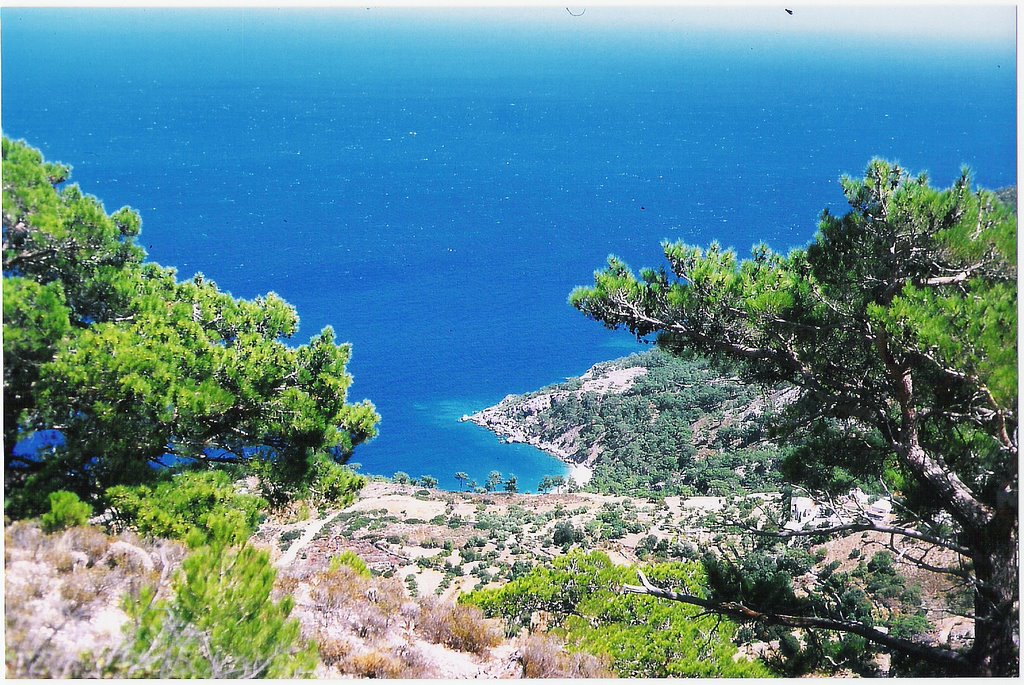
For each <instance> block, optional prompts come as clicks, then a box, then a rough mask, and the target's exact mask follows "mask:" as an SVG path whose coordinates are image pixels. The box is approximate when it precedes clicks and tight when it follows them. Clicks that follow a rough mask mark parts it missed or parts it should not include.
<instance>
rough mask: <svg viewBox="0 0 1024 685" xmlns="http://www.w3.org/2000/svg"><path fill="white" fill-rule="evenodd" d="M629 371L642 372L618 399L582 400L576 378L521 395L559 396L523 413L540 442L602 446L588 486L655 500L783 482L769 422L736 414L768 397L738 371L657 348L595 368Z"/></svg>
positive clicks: (547, 485)
mask: <svg viewBox="0 0 1024 685" xmlns="http://www.w3.org/2000/svg"><path fill="white" fill-rule="evenodd" d="M632 368H640V369H643V371H644V373H643V374H642V375H639V376H637V377H636V379H635V381H634V383H633V385H632V386H630V387H629V388H627V389H625V390H624V391H622V392H621V393H618V392H617V393H608V394H598V393H595V392H585V393H582V394H578V393H577V392H576V391H574V390H573V388H574V387H575V386H578V385H579V379H571V380H569V381H567V382H565V383H559V384H555V385H552V386H549V387H547V388H544V389H542V390H539V391H537V392H535V393H530V394H528V395H525V396H524V398H523V399H530V398H533V397H539V396H542V395H550V396H552V397H553V399H552V401H551V402H550V405H549V406H548V407H546V408H545V409H542V410H540V411H539V412H536V411H535V410H534V409H532V408H531V409H522V410H521V411H522V412H523V417H522V418H524V419H526V418H527V417H528V418H529V419H530V421H531V422H533V421H536V422H537V423H536V425H538V426H540V428H539V429H538V437H540V438H543V439H546V440H557V439H559V438H560V437H562V435H563V434H565V433H566V432H568V431H569V430H571V429H575V428H578V429H579V437H578V439H577V440H576V444H577V445H578V446H579V452H577V453H576V454H575V455H573V457H574V458H580V457H582V456H584V455H583V452H586V451H589V450H590V449H591V447H592V446H594V445H596V446H598V447H599V452H598V456H597V459H596V461H594V462H593V463H592V467H593V477H592V480H591V481H590V482H589V483H588V485H587V489H588V490H590V491H596V492H605V493H611V494H617V495H631V496H644V495H645V496H658V497H665V496H672V495H694V494H701V495H730V494H739V493H742V492H749V491H751V490H763V489H766V488H771V487H774V486H775V485H776V484H777V483H778V482H779V480H780V478H781V476H780V474H779V471H778V468H777V467H778V463H779V461H780V458H781V456H782V454H781V452H780V451H779V450H778V449H777V448H776V447H775V446H774V445H773V444H771V443H770V442H768V438H769V435H768V434H767V429H766V423H767V421H768V417H766V416H760V415H754V416H745V418H744V419H743V422H742V423H739V422H738V421H737V419H736V418H735V415H737V414H739V413H741V412H742V410H743V409H744V408H745V407H747V406H749V405H750V404H751V403H752V402H754V401H755V400H757V399H758V398H759V397H760V395H761V391H760V390H759V389H758V388H756V387H755V386H753V385H750V384H747V383H742V382H739V380H738V379H736V378H735V369H732V368H729V367H728V366H723V365H715V364H713V363H712V362H711V361H710V360H709V359H707V358H705V357H703V356H701V355H695V354H682V355H672V354H667V353H665V352H663V351H661V350H657V349H656V350H653V351H651V352H650V353H644V354H635V355H631V356H629V357H626V358H624V359H620V360H616V361H613V362H606V363H605V364H602V365H598V367H597V369H598V372H603V371H613V370H617V369H632ZM535 414H536V415H535ZM697 422H700V423H701V424H703V425H704V426H706V428H705V429H704V430H703V431H702V432H701V434H700V435H694V430H693V428H692V425H693V424H694V423H697ZM698 451H699V452H700V457H699V458H698V456H697V455H698ZM570 480H571V479H570ZM564 484H565V479H564V478H563V477H561V476H558V477H553V476H546V477H545V478H544V479H542V480H541V483H540V485H539V486H538V490H539V491H540V492H546V491H548V490H551V489H554V488H556V487H560V486H561V485H564Z"/></svg>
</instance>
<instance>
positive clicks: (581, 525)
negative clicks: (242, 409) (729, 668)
mask: <svg viewBox="0 0 1024 685" xmlns="http://www.w3.org/2000/svg"><path fill="white" fill-rule="evenodd" d="M779 505H784V502H783V501H782V499H781V498H780V497H779V496H778V495H771V494H765V495H755V496H753V498H752V499H744V498H718V497H694V498H684V497H667V498H664V499H657V500H649V499H642V498H630V497H620V496H611V495H601V494H595V493H575V494H557V495H520V494H490V493H488V494H479V493H450V492H443V491H438V490H425V489H420V488H416V487H414V486H407V485H399V484H395V483H389V482H373V483H370V484H369V485H368V486H367V487H365V488H364V489H363V491H362V492H361V493H360V495H359V497H358V499H357V501H356V502H355V503H353V504H352V505H351V506H349V507H346V508H344V509H330V510H325V511H322V512H320V513H318V514H314V515H312V516H309V517H307V518H302V516H301V513H299V515H296V514H294V513H293V514H288V513H287V512H286V511H281V512H278V513H277V514H275V515H274V516H273V517H271V518H270V519H268V520H267V521H266V522H265V523H264V524H263V525H262V526H261V528H260V529H259V530H258V531H257V533H256V534H255V535H254V536H253V538H252V539H251V540H250V544H252V545H254V546H255V547H256V548H259V549H265V550H267V551H268V552H269V554H270V559H271V561H272V564H273V566H274V567H275V568H276V571H277V578H276V581H275V590H274V592H275V595H276V596H284V595H285V594H287V595H291V596H292V597H294V598H295V609H294V610H293V614H292V616H293V617H294V618H297V619H298V620H299V622H300V624H301V630H302V635H303V637H304V638H305V639H307V640H310V641H312V642H313V643H314V644H315V646H316V649H317V652H318V653H319V657H320V665H319V666H318V667H317V670H316V676H317V677H343V676H361V677H409V678H418V677H448V678H460V679H461V678H481V677H482V678H510V677H513V678H514V677H521V676H523V675H525V674H531V675H533V676H534V677H536V675H537V674H538V671H537V670H536V669H538V668H541V664H543V665H544V666H543V668H545V669H548V670H546V671H543V673H546V674H547V675H556V676H563V677H588V676H595V675H608V672H607V670H606V669H607V664H606V663H604V662H602V660H601V659H598V658H596V657H593V656H587V652H586V651H583V652H577V653H576V656H575V657H573V660H566V659H565V657H559V656H558V655H560V654H564V653H566V652H565V649H564V647H563V645H562V642H561V641H560V639H559V638H558V637H556V634H555V633H551V632H550V628H552V627H554V626H551V625H548V622H549V621H551V620H553V618H552V617H551V616H550V615H547V614H545V612H543V611H541V612H539V613H538V612H534V614H533V615H532V616H531V617H530V623H529V625H528V626H526V627H524V628H521V629H516V630H513V631H512V632H508V629H507V628H506V629H505V630H504V631H503V630H502V625H501V623H500V622H499V621H496V620H491V619H483V618H481V617H480V616H479V615H478V614H474V613H472V612H471V611H469V609H467V608H465V607H460V605H458V604H456V602H457V600H458V598H459V597H460V596H465V595H466V594H467V593H470V592H472V591H474V590H477V589H482V588H493V589H500V588H503V587H507V586H508V587H511V586H510V585H509V584H510V583H511V582H512V581H515V580H517V579H522V578H524V577H526V576H527V575H528V574H530V573H531V571H532V570H533V569H536V568H540V567H547V566H548V565H550V564H552V563H557V562H556V561H555V560H557V559H562V558H564V556H563V555H565V554H567V553H569V552H571V551H573V550H587V551H600V552H602V553H604V554H605V555H607V557H608V558H609V559H610V560H611V563H612V564H613V565H615V566H616V567H620V568H622V569H629V568H630V567H632V566H634V565H636V564H638V563H646V564H650V563H656V562H665V561H675V562H679V561H682V562H687V561H693V560H699V559H700V558H701V557H702V555H703V553H704V551H705V550H706V549H708V548H710V547H713V546H719V547H723V546H724V547H728V546H729V545H730V542H729V540H730V539H731V536H727V537H725V538H723V536H722V530H723V529H722V527H721V525H720V523H721V519H720V517H722V516H723V515H724V516H728V517H737V516H738V515H739V513H740V512H741V511H747V512H751V511H752V512H753V513H754V514H755V516H771V517H776V516H784V514H782V513H781V512H779V511H778V507H779ZM5 540H6V564H5V566H6V590H7V646H8V661H7V668H8V676H35V677H69V676H84V677H88V676H95V675H99V674H100V673H101V672H102V666H101V665H100V662H95V663H94V660H93V658H92V657H88V658H86V659H84V660H83V659H82V658H81V655H82V653H83V652H85V651H89V652H91V653H92V654H93V655H96V654H102V653H104V650H111V649H116V648H117V647H118V646H119V645H120V644H121V641H122V640H123V637H122V629H123V628H124V627H125V626H126V625H129V624H130V620H129V618H128V616H127V615H126V614H125V613H124V611H123V608H122V604H121V597H122V596H123V595H125V594H129V595H133V596H134V595H135V594H137V593H138V591H139V588H140V587H141V585H142V584H145V583H151V582H154V581H156V580H157V578H158V577H160V578H167V577H170V576H171V575H173V574H174V573H175V572H176V571H177V569H178V568H180V564H181V561H182V558H183V557H184V555H185V550H184V549H183V547H182V546H181V545H180V544H176V543H169V542H166V541H160V540H144V539H140V538H139V537H138V536H135V535H133V534H130V533H122V534H120V535H110V534H107V533H104V532H102V531H101V530H99V529H97V528H94V527H79V528H73V529H69V530H67V531H64V532H60V533H52V534H45V533H43V532H42V531H41V530H40V529H39V528H38V527H37V526H36V525H35V524H33V523H32V522H28V521H23V522H18V523H16V524H14V525H12V526H9V527H8V528H7V531H6V536H5ZM887 543H888V540H887V536H884V535H881V534H877V533H858V534H854V535H849V536H846V537H843V538H841V539H839V540H836V541H834V542H832V543H830V544H829V545H827V546H826V547H820V548H818V547H811V546H807V545H797V546H795V547H794V546H791V547H790V549H789V550H788V551H785V552H782V553H781V556H780V557H779V558H780V563H785V564H789V565H791V566H793V567H794V568H799V569H800V573H799V574H795V575H797V576H798V577H796V579H795V583H796V586H797V587H798V588H804V589H810V588H812V587H814V586H815V584H818V583H821V582H824V580H825V579H826V578H827V577H828V576H829V575H830V574H831V573H833V572H847V573H850V574H851V577H852V578H853V579H854V580H853V582H854V583H855V584H856V585H858V586H862V587H868V586H872V587H875V586H877V587H884V588H887V590H886V591H888V592H890V593H892V592H898V593H902V594H906V593H907V592H910V594H911V595H912V596H913V597H916V598H917V599H915V601H916V602H919V603H920V605H921V606H922V607H923V613H922V614H921V616H922V618H924V619H926V620H928V621H929V622H930V624H931V626H932V627H931V628H930V631H931V638H930V639H931V640H933V641H941V642H948V641H952V642H953V643H954V644H963V641H964V640H969V639H970V636H971V630H972V628H971V622H970V621H969V620H968V619H964V618H960V617H956V616H952V615H950V614H949V612H948V602H949V597H950V596H951V595H950V593H951V592H952V591H954V590H955V588H952V587H950V586H949V584H948V583H947V582H945V580H944V579H943V578H942V577H941V576H939V575H937V574H932V573H928V572H924V571H921V570H920V569H916V568H914V567H913V566H912V565H911V564H909V563H907V562H906V561H904V560H900V559H897V560H895V561H894V563H893V568H895V569H897V570H898V571H899V573H901V574H903V575H905V576H907V578H908V582H907V583H904V582H903V581H901V580H899V581H898V580H897V577H896V576H894V575H892V573H891V572H888V571H886V569H885V568H882V569H881V571H879V570H878V569H875V570H872V569H873V568H874V567H873V566H871V564H868V565H867V566H865V561H871V560H873V559H874V557H875V555H876V554H877V553H879V552H884V551H885V550H886V549H887ZM918 551H919V552H923V553H925V558H926V559H927V560H928V561H929V562H930V563H933V564H941V563H945V562H948V561H949V560H948V559H945V558H943V557H942V556H941V555H938V556H936V554H935V552H934V551H933V550H927V549H925V548H924V547H922V549H921V550H918ZM351 553H354V554H355V555H357V556H358V558H359V559H361V560H362V562H365V566H366V570H365V571H360V570H359V568H360V567H361V564H360V563H359V562H355V565H351V564H349V563H344V564H338V562H337V561H336V560H337V559H339V558H344V555H347V554H351ZM332 560H334V561H332ZM876 566H877V564H876ZM915 588H916V589H915ZM915 593H916V594H915ZM667 604H672V603H667ZM886 605H887V606H889V607H890V608H888V609H884V610H883V611H884V612H889V613H882V614H879V620H880V621H882V622H883V623H884V622H886V621H891V622H893V625H901V624H900V623H899V621H901V620H903V621H905V620H906V619H905V618H903V617H905V614H904V613H901V612H903V611H904V610H905V608H906V607H905V606H904V605H902V604H900V602H898V601H896V600H895V599H890V600H887V603H886ZM454 626H463V629H462V630H457V629H456V628H455V627H454ZM556 632H557V631H556ZM733 639H734V640H735V642H736V643H737V644H738V646H739V649H740V651H739V654H746V655H751V656H753V655H761V656H764V657H765V658H769V659H771V658H773V656H772V655H776V656H777V654H776V652H777V651H778V650H779V649H780V645H779V644H778V643H777V642H772V641H764V640H763V639H759V638H758V637H757V636H756V635H755V634H754V633H751V632H750V631H746V632H743V633H737V635H736V636H735V637H734V638H733ZM958 641H959V642H958ZM612 646H613V645H612ZM612 646H610V647H609V648H611V647H612ZM560 659H561V661H560ZM531 660H532V661H531ZM101 661H102V660H101ZM878 663H879V665H880V666H882V667H883V670H884V668H885V667H886V665H887V662H886V661H885V660H884V659H882V660H881V661H879V662H878Z"/></svg>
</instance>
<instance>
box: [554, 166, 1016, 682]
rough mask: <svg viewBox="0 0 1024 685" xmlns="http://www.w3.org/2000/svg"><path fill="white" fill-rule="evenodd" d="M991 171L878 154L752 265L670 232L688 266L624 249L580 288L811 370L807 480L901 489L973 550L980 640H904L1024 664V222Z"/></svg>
mask: <svg viewBox="0 0 1024 685" xmlns="http://www.w3.org/2000/svg"><path fill="white" fill-rule="evenodd" d="M971 185H972V183H971V177H970V174H969V173H968V172H967V171H966V170H965V171H963V172H962V173H961V175H960V177H959V178H958V179H957V180H956V181H955V182H954V183H953V185H952V186H951V187H949V188H947V189H943V190H938V189H933V188H931V187H930V186H929V184H928V179H927V176H926V175H924V174H921V175H918V176H913V175H911V174H909V173H908V172H907V171H906V170H905V169H903V168H901V167H900V166H898V165H894V164H890V163H888V162H885V161H883V160H877V159H876V160H873V161H872V162H871V163H870V164H869V166H868V168H867V170H866V172H865V174H864V176H863V178H862V179H860V178H857V179H854V178H849V177H845V178H843V179H842V187H843V192H844V194H845V195H846V199H847V201H848V203H849V205H850V210H849V211H848V212H846V213H845V214H843V215H842V216H835V215H833V214H831V213H830V212H829V211H827V210H826V211H825V212H823V213H822V215H821V219H820V222H819V224H818V233H817V235H816V236H815V238H814V240H813V241H812V242H811V243H810V244H809V245H808V246H807V247H806V248H801V249H795V250H792V251H791V252H789V254H786V255H783V254H778V253H774V252H772V251H771V250H770V249H769V248H768V247H767V246H765V245H757V246H755V247H754V248H753V250H752V252H751V256H750V258H748V259H744V260H740V259H738V258H737V256H736V254H735V253H734V252H733V251H732V250H724V249H723V248H722V247H721V246H720V245H718V244H717V243H712V244H711V245H710V246H709V247H708V248H707V249H701V248H698V247H692V246H688V245H685V244H682V243H665V244H664V245H663V250H664V254H665V257H666V258H667V260H668V263H669V267H670V270H671V274H670V273H669V270H668V269H665V268H661V269H644V270H641V271H640V272H639V273H638V274H633V273H632V272H631V271H630V270H629V268H628V267H627V266H626V265H625V264H624V263H623V262H622V261H621V260H619V259H617V258H615V257H610V258H609V261H608V266H607V267H606V268H605V269H604V270H602V271H599V272H597V273H596V274H595V276H594V284H593V286H591V287H587V288H577V289H576V290H575V291H573V293H572V294H571V295H570V302H571V303H572V304H573V306H575V307H576V308H578V309H579V310H580V311H581V312H583V313H584V314H585V315H587V316H590V317H592V318H594V319H596V320H598V321H600V322H602V323H603V324H604V325H606V326H608V327H610V328H618V327H623V328H626V329H628V330H630V331H631V332H633V333H634V334H636V335H637V336H639V337H644V336H649V335H657V341H658V344H659V346H660V347H662V348H663V349H666V350H669V351H672V352H680V351H683V350H686V351H697V352H703V353H706V354H709V355H711V357H712V358H715V359H724V360H728V361H729V362H730V363H734V364H738V366H739V370H740V373H741V376H742V377H743V378H744V379H746V380H748V381H756V382H759V383H762V384H765V385H768V386H775V385H776V384H778V383H791V384H793V385H794V386H795V387H796V388H797V389H798V390H799V396H798V397H797V399H796V401H794V402H792V403H791V404H790V405H789V406H788V407H787V408H786V410H785V412H784V413H783V415H782V416H780V417H777V419H776V421H775V422H774V423H775V426H774V427H773V433H774V435H775V436H776V438H781V439H783V440H785V441H786V442H787V443H788V444H789V447H787V449H788V450H790V451H789V454H788V455H787V456H786V459H785V464H784V470H785V472H786V473H787V475H789V476H790V477H791V478H793V479H795V480H799V481H800V482H801V483H803V484H805V485H807V486H808V487H809V488H810V489H812V490H825V491H828V492H831V493H833V494H844V493H845V492H848V491H849V489H850V488H851V487H852V486H853V485H854V484H856V483H858V482H863V483H867V482H873V483H878V484H881V483H885V484H887V485H889V486H890V487H892V486H898V487H899V490H898V491H896V492H894V493H893V494H894V495H895V499H896V500H897V504H898V505H900V509H899V510H900V511H903V512H907V520H910V521H914V522H915V523H914V524H913V525H914V526H915V528H917V529H918V531H919V532H924V533H926V534H930V535H934V536H935V537H936V538H938V539H940V540H943V541H944V542H945V544H947V545H949V546H952V547H954V548H962V549H963V548H965V549H964V552H965V556H967V557H968V558H970V559H971V561H972V564H971V565H970V567H969V568H970V569H971V570H970V571H969V574H971V576H972V578H971V581H970V582H972V583H973V585H974V587H975V588H977V591H976V595H975V612H974V613H975V628H976V641H975V643H974V647H973V648H972V651H971V652H970V654H968V655H965V656H964V658H963V659H959V658H956V657H954V658H952V659H951V658H950V655H949V654H948V653H943V652H941V651H940V650H936V649H931V648H929V647H923V646H922V645H920V644H918V646H917V647H915V648H913V649H911V648H907V647H903V646H900V647H899V649H903V650H904V651H905V653H909V654H913V655H915V656H914V658H920V657H921V656H922V655H924V657H925V659H926V660H931V661H932V662H933V666H936V667H942V666H945V667H947V668H954V667H956V668H963V669H965V671H966V672H970V673H974V674H988V675H995V674H1003V675H1015V674H1016V673H1017V672H1018V670H1019V654H1018V652H1019V650H1018V648H1017V642H1019V640H1018V635H1019V611H1018V610H1017V608H1016V605H1017V594H1018V592H1017V578H1018V575H1019V574H1018V564H1019V560H1018V556H1017V553H1016V549H1017V546H1018V542H1017V522H1018V518H1019V515H1018V511H1017V507H1016V504H1015V503H1016V501H1017V499H1018V473H1017V471H1018V446H1017V439H1016V437H1015V436H1016V434H1017V430H1018V415H1017V412H1018V389H1017V386H1018V378H1017V373H1018V370H1017V260H1016V254H1017V249H1016V239H1017V238H1016V236H1017V225H1016V217H1015V212H1014V211H1013V208H1012V207H1010V206H1007V205H1005V204H1004V203H1003V202H1002V201H1001V200H1000V199H999V197H998V196H997V195H995V194H993V193H991V192H989V191H986V190H982V189H976V190H972V188H971ZM880 572H881V571H879V573H880ZM732 589H733V590H740V589H743V587H742V586H735V585H734V586H733V588H732ZM821 593H823V591H822V590H819V589H817V588H815V590H814V595H815V596H816V597H818V596H819V594H821ZM854 594H855V593H854ZM841 596H842V597H844V599H843V602H846V601H847V599H849V601H850V603H851V605H856V604H858V602H857V600H856V598H854V597H852V595H851V596H846V595H841ZM724 598H725V597H724V596H723V599H724ZM818 598H819V599H821V601H822V602H824V599H823V598H821V597H818ZM816 606H817V605H815V604H814V603H813V602H810V603H808V604H807V605H806V606H803V607H802V608H801V609H800V610H801V611H802V612H804V613H807V612H808V611H814V610H815V607H816ZM851 608H852V606H851ZM852 617H856V618H855V620H857V621H858V622H860V623H861V624H862V625H869V626H870V625H872V624H873V623H872V621H873V619H872V617H871V616H868V615H864V614H863V613H860V612H859V610H857V611H854V613H851V614H850V615H849V616H843V617H842V618H843V620H854V618H852ZM915 622H916V620H911V621H909V623H911V624H913V623H915ZM902 629H907V628H901V630H902ZM856 642H857V640H856V639H854V638H852V637H851V638H847V642H846V643H845V645H846V646H841V647H842V648H843V649H846V648H847V647H849V649H850V650H851V651H856V650H855V643H856Z"/></svg>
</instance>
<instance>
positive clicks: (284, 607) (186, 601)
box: [105, 517, 316, 678]
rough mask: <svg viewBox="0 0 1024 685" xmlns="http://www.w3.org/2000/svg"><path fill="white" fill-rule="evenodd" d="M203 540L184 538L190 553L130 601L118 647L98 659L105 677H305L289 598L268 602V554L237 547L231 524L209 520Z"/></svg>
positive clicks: (303, 651)
mask: <svg viewBox="0 0 1024 685" xmlns="http://www.w3.org/2000/svg"><path fill="white" fill-rule="evenodd" d="M208 527H209V535H208V536H207V537H206V538H205V539H202V542H203V543H204V544H202V545H201V546H200V544H199V542H200V538H201V536H200V534H194V535H192V536H191V540H190V543H191V544H192V546H193V549H194V551H193V552H192V553H191V554H190V555H189V556H188V557H186V558H185V560H184V561H183V562H182V568H181V571H180V572H179V574H178V575H177V577H176V578H175V580H174V581H173V582H172V584H171V588H170V589H171V591H172V593H173V595H172V596H171V597H170V598H168V599H157V596H156V592H157V591H156V589H154V588H152V587H150V588H145V589H143V591H142V592H140V594H139V596H138V598H129V599H127V600H126V601H125V604H124V608H125V611H126V612H127V614H128V616H129V619H130V621H129V624H128V631H129V635H128V640H127V641H126V643H125V646H124V647H123V648H122V649H121V650H120V651H119V652H116V653H114V654H113V655H108V657H109V658H107V659H106V660H105V661H106V663H107V664H109V665H108V667H107V669H106V674H107V675H111V676H117V677H145V678H197V677H198V678H245V677H249V678H251V677H266V678H289V677H298V676H302V675H307V674H311V673H312V672H313V669H314V668H315V666H316V651H315V648H314V647H312V646H307V645H305V644H304V643H303V642H302V641H301V640H300V638H299V624H298V622H297V621H294V620H290V619H289V618H288V615H289V614H290V613H291V610H292V605H293V603H292V600H291V598H288V597H286V598H284V599H283V600H282V601H280V602H275V601H273V600H272V599H271V596H270V595H271V590H272V588H273V584H274V577H275V571H274V569H273V567H271V565H270V559H269V555H268V554H267V552H265V551H263V550H257V549H255V548H253V547H250V546H249V545H247V544H242V545H240V546H236V545H238V543H239V542H241V541H240V540H239V536H238V529H237V527H236V525H235V522H234V521H232V520H230V519H227V518H216V517H215V518H211V519H210V521H209V523H208Z"/></svg>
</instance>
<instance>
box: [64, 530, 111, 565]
mask: <svg viewBox="0 0 1024 685" xmlns="http://www.w3.org/2000/svg"><path fill="white" fill-rule="evenodd" d="M61 544H62V545H63V546H65V547H67V548H68V549H73V550H78V551H80V552H83V553H84V554H85V555H86V557H88V559H89V563H90V564H93V563H96V561H97V560H99V559H101V558H102V557H103V555H104V554H106V552H107V550H108V549H109V548H110V538H108V537H107V536H106V535H105V534H104V533H103V531H102V530H100V529H98V528H95V527H93V526H76V527H74V528H68V529H67V530H66V531H64V535H63V536H62V539H61Z"/></svg>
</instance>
